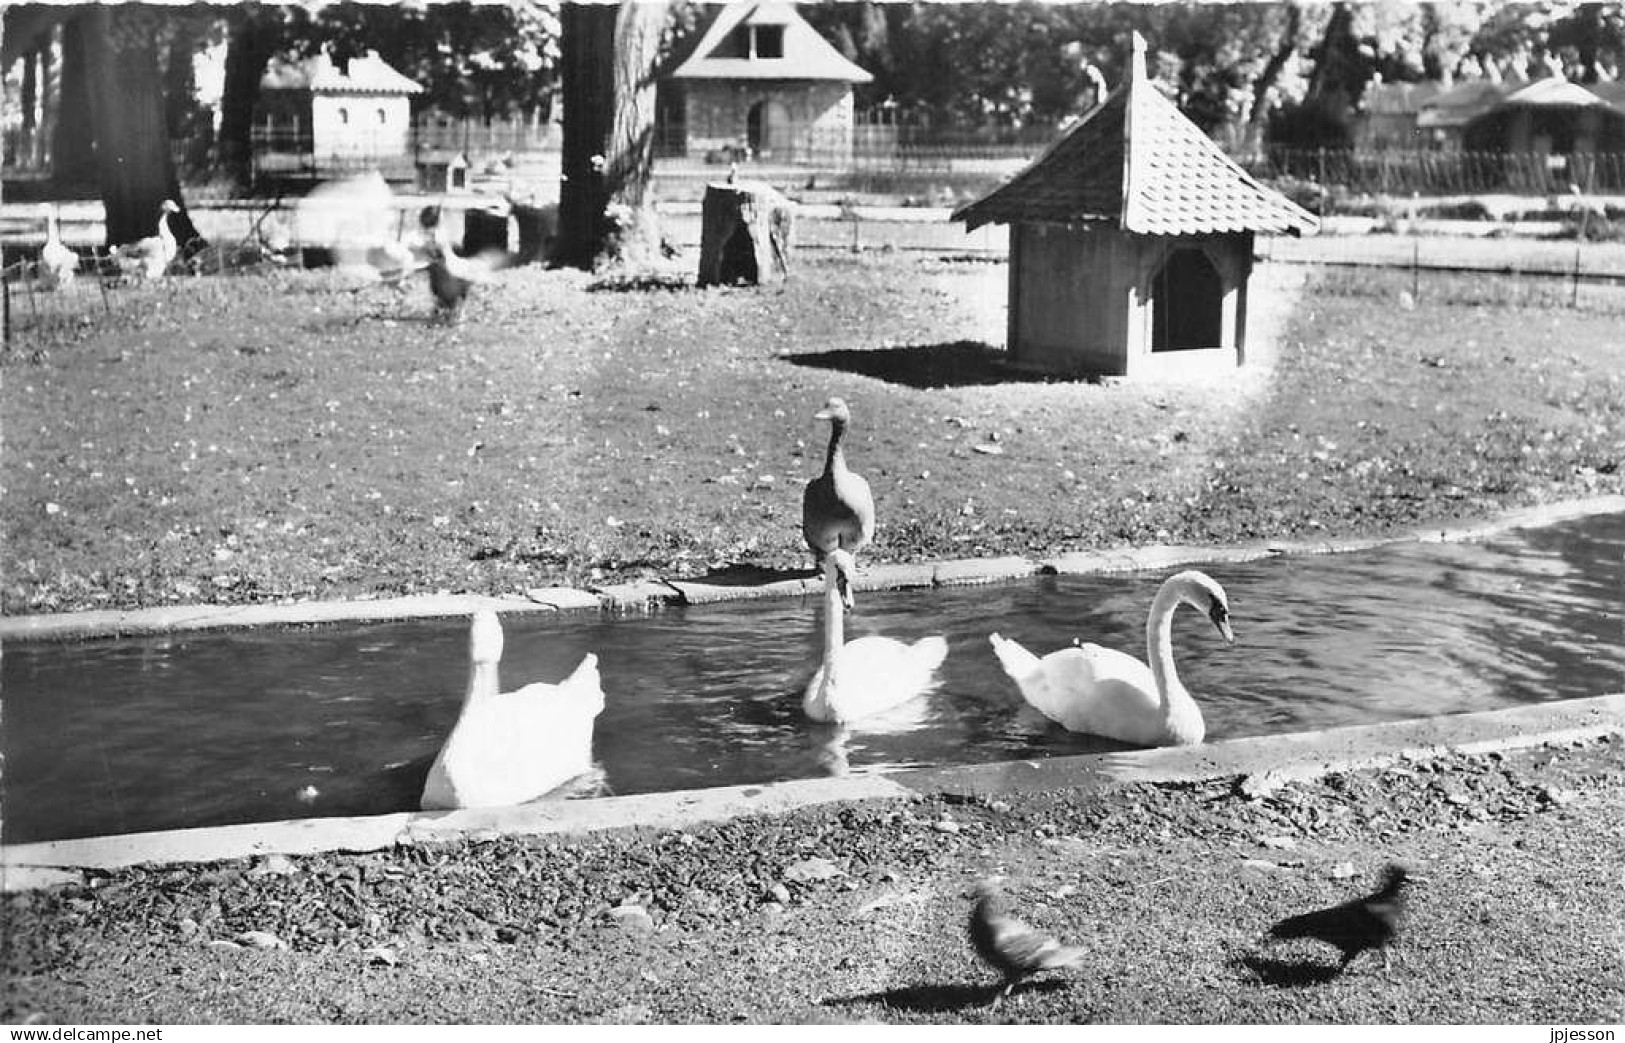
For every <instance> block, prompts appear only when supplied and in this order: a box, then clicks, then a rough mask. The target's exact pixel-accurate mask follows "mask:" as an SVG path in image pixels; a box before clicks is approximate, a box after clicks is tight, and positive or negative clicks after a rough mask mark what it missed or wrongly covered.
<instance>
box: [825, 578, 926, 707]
mask: <svg viewBox="0 0 1625 1043" xmlns="http://www.w3.org/2000/svg"><path fill="white" fill-rule="evenodd" d="M854 568H855V563H854V562H853V559H852V553H851V552H850V551H846V550H842V549H840V548H835V549H832V550H830V551H828V552H827V553H826V554H825V555H824V661H823V662H822V663H821V664H820V665H819V667H818V672H817V673H815V674H814V675H813V679H812V681H811V682H810V683H809V684H808V685H807V692H806V695H805V697H804V698H803V699H802V702H801V705H802V708H803V709H804V710H805V711H806V713H807V716H808V717H811V718H812V719H813V720H815V721H833V722H836V723H845V722H848V721H855V720H858V719H860V718H863V717H868V716H870V715H872V714H878V713H880V712H881V711H882V710H887V709H890V708H891V707H894V706H897V705H898V704H900V703H904V702H907V701H908V700H910V699H912V698H914V697H915V696H917V695H921V694H923V693H924V692H925V690H926V689H927V688H928V687H930V684H931V677H932V674H933V673H935V672H936V669H937V667H939V666H941V665H942V661H943V660H944V659H945V658H947V656H948V641H947V639H946V638H944V637H940V636H938V637H922V638H921V639H920V640H918V641H916V642H914V643H913V644H908V643H906V642H903V641H899V640H897V639H896V638H892V637H881V636H879V635H874V634H871V635H869V636H867V637H860V638H857V639H856V640H853V641H845V630H844V627H843V625H842V624H843V616H844V610H845V609H847V608H850V607H852V572H853V570H854Z"/></svg>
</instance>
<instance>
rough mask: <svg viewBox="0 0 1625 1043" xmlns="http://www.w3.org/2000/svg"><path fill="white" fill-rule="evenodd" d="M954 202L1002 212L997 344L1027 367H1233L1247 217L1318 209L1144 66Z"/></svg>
mask: <svg viewBox="0 0 1625 1043" xmlns="http://www.w3.org/2000/svg"><path fill="white" fill-rule="evenodd" d="M1129 70H1130V71H1129V77H1128V82H1126V83H1124V84H1123V85H1122V86H1120V87H1118V88H1117V90H1116V91H1114V92H1112V93H1111V94H1110V95H1108V96H1107V97H1106V100H1105V101H1104V102H1102V103H1101V104H1100V105H1098V106H1096V107H1095V108H1094V109H1093V110H1092V111H1091V112H1089V113H1088V114H1087V115H1085V116H1084V117H1083V119H1082V120H1080V121H1079V122H1077V123H1075V124H1073V125H1072V127H1071V128H1070V129H1069V130H1067V131H1066V132H1065V133H1064V134H1063V135H1062V136H1061V137H1060V138H1059V139H1058V140H1056V141H1055V142H1054V143H1053V144H1051V145H1050V146H1049V148H1047V149H1046V150H1045V151H1044V152H1043V153H1042V154H1041V155H1039V156H1038V158H1037V159H1035V160H1033V161H1032V162H1031V163H1030V164H1028V165H1027V167H1026V168H1024V169H1023V170H1022V171H1021V172H1020V173H1018V174H1016V175H1015V176H1014V177H1013V178H1011V179H1010V180H1009V181H1006V182H1005V183H1004V184H1002V185H1000V186H999V187H998V188H996V189H994V190H993V191H992V192H990V193H988V194H987V195H986V196H984V197H982V198H981V199H979V200H977V201H976V202H974V203H971V204H969V205H967V206H964V207H962V208H960V209H959V210H958V211H956V212H955V213H954V215H953V219H954V220H956V221H964V222H965V224H966V226H967V230H969V229H974V228H976V227H978V226H980V225H983V224H988V223H990V222H998V223H1003V224H1008V225H1009V226H1010V284H1009V285H1010V289H1009V318H1008V334H1007V344H1006V348H1007V350H1008V352H1009V355H1010V359H1011V361H1012V362H1013V363H1014V364H1015V365H1017V366H1021V367H1023V368H1028V369H1034V370H1042V371H1046V372H1052V373H1059V374H1085V373H1087V374H1105V375H1117V376H1130V377H1133V376H1142V375H1157V374H1170V373H1189V372H1191V371H1193V370H1196V369H1210V368H1233V367H1235V366H1238V365H1240V364H1241V363H1242V361H1243V359H1244V358H1245V352H1246V331H1247V283H1248V279H1249V277H1250V276H1251V275H1252V266H1253V236H1254V234H1255V233H1257V232H1266V233H1288V234H1292V235H1297V234H1300V233H1303V232H1313V231H1315V230H1316V229H1317V228H1318V227H1319V222H1318V221H1317V220H1316V218H1315V217H1314V215H1312V214H1310V213H1309V212H1308V211H1306V210H1304V209H1302V208H1301V207H1298V206H1297V205H1295V204H1294V203H1292V202H1291V201H1290V200H1288V199H1287V198H1286V197H1285V196H1282V195H1281V194H1280V193H1278V192H1276V191H1274V190H1273V189H1270V188H1268V187H1266V186H1264V185H1262V184H1260V183H1259V182H1258V180H1257V179H1255V178H1254V177H1253V176H1252V175H1250V174H1248V173H1247V172H1246V171H1244V170H1242V169H1241V168H1240V167H1238V166H1237V165H1236V164H1235V163H1234V162H1232V161H1231V160H1230V158H1229V157H1228V156H1226V155H1225V154H1224V152H1223V150H1222V149H1220V148H1219V146H1218V145H1216V144H1215V143H1214V142H1213V141H1212V140H1211V139H1210V138H1209V137H1208V136H1207V135H1206V134H1204V133H1202V130H1201V128H1199V127H1197V126H1196V124H1194V123H1192V122H1191V121H1190V120H1189V119H1187V118H1186V117H1185V115H1184V114H1183V113H1181V112H1180V111H1179V109H1178V108H1177V107H1176V106H1175V105H1174V103H1173V102H1171V101H1169V100H1168V99H1167V98H1165V97H1163V96H1162V95H1161V94H1160V93H1159V92H1158V91H1157V89H1156V88H1155V87H1153V86H1152V85H1151V83H1150V81H1149V80H1148V79H1147V77H1146V72H1145V41H1144V40H1143V39H1141V38H1140V36H1139V34H1138V33H1136V34H1135V35H1134V55H1133V59H1132V60H1131V61H1130V62H1129Z"/></svg>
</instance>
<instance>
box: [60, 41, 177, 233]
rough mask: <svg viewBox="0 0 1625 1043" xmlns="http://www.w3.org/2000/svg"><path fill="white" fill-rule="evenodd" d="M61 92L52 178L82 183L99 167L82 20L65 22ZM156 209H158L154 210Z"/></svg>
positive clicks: (61, 184) (63, 181) (71, 182)
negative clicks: (91, 116) (92, 124)
mask: <svg viewBox="0 0 1625 1043" xmlns="http://www.w3.org/2000/svg"><path fill="white" fill-rule="evenodd" d="M59 82H60V83H61V85H62V86H61V93H60V96H59V98H58V103H57V110H56V111H57V120H56V126H55V127H54V128H53V129H52V133H51V177H52V180H54V181H55V182H56V183H57V184H58V185H59V186H64V185H67V184H73V185H78V184H81V183H83V182H84V181H85V180H86V179H87V178H88V177H89V175H90V172H91V171H93V170H94V169H95V167H96V151H95V137H94V135H93V133H92V130H91V119H90V73H89V71H88V69H87V68H86V55H85V29H84V26H83V23H82V21H81V19H79V18H73V19H70V20H69V21H67V22H65V23H64V24H63V25H62V73H61V79H60V81H59ZM154 212H156V211H154Z"/></svg>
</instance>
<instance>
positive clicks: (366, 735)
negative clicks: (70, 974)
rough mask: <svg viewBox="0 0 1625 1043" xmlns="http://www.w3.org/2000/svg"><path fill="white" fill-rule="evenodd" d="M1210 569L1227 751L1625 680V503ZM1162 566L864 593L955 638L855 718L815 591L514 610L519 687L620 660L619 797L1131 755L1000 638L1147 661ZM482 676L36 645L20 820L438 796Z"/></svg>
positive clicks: (321, 638) (444, 663)
mask: <svg viewBox="0 0 1625 1043" xmlns="http://www.w3.org/2000/svg"><path fill="white" fill-rule="evenodd" d="M1205 571H1207V572H1208V573H1209V574H1210V575H1212V576H1213V577H1214V578H1215V579H1217V580H1219V582H1220V583H1222V584H1223V585H1224V587H1225V589H1226V591H1227V592H1228V594H1229V597H1230V605H1231V618H1232V621H1233V623H1234V625H1235V630H1236V643H1235V644H1234V645H1226V644H1225V643H1224V642H1223V640H1222V639H1221V638H1219V636H1218V635H1217V634H1216V633H1215V632H1214V631H1213V629H1212V627H1211V626H1210V625H1209V624H1208V623H1207V621H1206V620H1205V619H1203V618H1202V616H1201V615H1200V614H1198V613H1196V612H1193V611H1189V610H1181V612H1180V614H1179V615H1178V616H1177V617H1176V620H1175V625H1174V649H1175V656H1176V658H1177V660H1178V663H1179V670H1180V675H1181V677H1182V678H1183V680H1184V681H1185V683H1186V686H1187V687H1188V688H1189V689H1190V691H1191V692H1192V693H1193V694H1194V695H1195V696H1196V698H1197V701H1198V702H1199V703H1200V705H1201V707H1202V711H1203V714H1204V716H1205V718H1206V720H1207V728H1208V738H1209V739H1210V740H1214V739H1226V738H1232V737H1236V736H1245V735H1261V734H1271V733H1281V732H1288V731H1299V730H1303V729H1307V728H1322V727H1331V726H1338V725H1348V724H1366V723H1373V722H1377V721H1388V720H1397V719H1403V718H1410V717H1420V716H1427V715H1432V714H1443V713H1460V712H1466V711H1473V710H1487V709H1495V708H1500V707H1506V706H1511V705H1514V704H1520V703H1535V702H1544V701H1548V700H1555V699H1565V698H1577V697H1582V696H1594V695H1603V694H1609V693H1613V692H1619V691H1622V690H1625V515H1604V516H1597V517H1593V518H1589V519H1585V520H1581V521H1576V522H1569V523H1564V524H1560V525H1554V526H1549V527H1545V528H1539V529H1528V530H1523V531H1519V532H1514V533H1508V534H1506V535H1503V536H1500V537H1498V538H1495V539H1492V540H1489V541H1486V542H1482V543H1456V544H1399V545H1390V546H1387V547H1382V548H1377V549H1374V550H1370V551H1362V552H1357V553H1349V554H1340V555H1317V556H1305V557H1283V558H1275V559H1270V560H1263V561H1256V562H1249V563H1244V564H1215V565H1213V566H1210V567H1205ZM1165 575H1167V572H1166V571H1164V572H1155V573H1151V572H1146V573H1133V574H1118V575H1100V576H1083V577H1075V576H1065V577H1043V578H1039V579H1034V580H1027V581H1022V582H1015V583H1005V584H997V585H993V586H982V587H962V588H946V589H942V590H937V591H922V590H915V591H897V592H888V593H865V594H860V595H859V600H858V607H857V612H856V614H855V615H853V616H849V617H848V621H849V626H848V637H849V638H851V637H855V636H858V635H860V634H863V633H870V632H878V633H884V634H887V635H890V636H893V637H899V638H904V639H912V638H915V637H920V636H924V635H926V634H944V635H946V637H947V638H948V642H949V653H948V659H947V662H946V663H945V664H944V665H943V668H942V670H941V683H940V684H939V685H938V686H937V688H936V689H935V690H934V691H933V692H932V693H930V694H929V695H927V696H925V697H923V698H921V699H919V700H916V701H915V702H913V703H911V704H907V705H906V706H905V707H904V708H902V709H901V710H900V711H898V712H895V713H893V714H891V715H890V716H889V717H888V718H885V719H882V720H880V721H878V722H875V723H873V724H871V725H868V726H864V725H862V724H860V725H859V726H857V727H855V728H854V729H852V730H850V731H843V730H841V729H838V728H836V727H834V726H830V725H815V724H812V723H810V722H808V721H806V720H805V719H803V717H802V716H801V711H800V693H801V689H802V687H803V686H804V685H805V684H806V681H807V679H808V678H809V677H810V676H811V674H812V671H813V669H814V668H815V666H816V664H817V659H818V655H819V631H818V619H819V612H820V611H821V599H820V598H817V597H807V598H775V599H769V600H761V601H739V602H729V603H723V604H715V605H703V606H690V607H683V608H674V609H669V610H666V611H662V612H659V613H656V614H653V615H650V616H635V617H614V616H609V615H602V614H599V613H582V614H574V613H564V614H561V615H558V616H551V615H544V614H535V615H518V616H508V617H505V618H504V620H503V624H504V627H505V630H506V632H507V646H506V651H505V653H504V657H503V663H502V679H503V687H504V688H505V689H512V688H515V687H518V686H519V685H521V684H524V683H528V682H530V681H536V680H547V681H552V680H557V679H558V678H560V677H562V676H563V675H564V674H566V673H567V672H568V671H569V670H570V669H571V668H572V667H574V666H575V664H576V663H577V662H578V661H579V660H580V658H581V656H582V655H583V654H584V653H586V652H588V651H593V652H596V653H598V655H599V659H600V669H601V672H602V675H603V683H604V690H605V692H606V694H607V705H606V707H605V709H604V712H603V714H602V716H600V717H599V719H598V727H597V735H596V742H595V749H594V756H595V760H596V762H597V765H598V766H599V768H600V769H601V772H600V773H599V774H597V775H596V777H595V778H594V779H593V780H592V782H593V786H592V787H591V789H592V791H593V792H598V793H616V794H627V793H641V792H656V791H664V790H673V789H687V788H693V787H703V786H719V785H735V784H744V783H761V782H768V781H774V780H779V779H788V778H803V777H812V776H818V775H825V774H830V773H832V772H843V771H852V772H863V771H885V770H888V769H895V768H899V767H907V766H915V765H928V764H929V765H937V764H953V763H970V762H983V761H996V760H1009V759H1017V758H1029V757H1042V756H1055V755H1064V754H1074V753H1084V752H1092V751H1096V750H1102V749H1108V748H1114V747H1113V746H1112V745H1111V744H1109V743H1106V742H1103V741H1101V740H1094V739H1090V738H1087V737H1084V736H1078V735H1072V734H1069V733H1067V732H1065V731H1064V730H1062V729H1060V728H1059V727H1057V726H1055V725H1052V724H1050V723H1049V722H1047V721H1046V720H1044V719H1043V718H1042V717H1040V716H1038V715H1037V714H1036V713H1034V712H1033V711H1031V710H1028V709H1026V708H1024V707H1023V706H1022V705H1021V703H1020V696H1019V695H1018V694H1017V692H1016V690H1015V687H1014V686H1013V685H1012V684H1011V683H1010V682H1009V681H1008V680H1007V679H1006V678H1005V676H1004V675H1003V673H1002V672H1001V671H1000V670H999V667H998V664H997V662H996V660H995V659H994V658H993V655H992V652H991V649H990V648H989V646H988V642H987V634H988V633H989V632H990V631H993V630H997V631H1000V632H1001V633H1003V634H1004V635H1005V636H1006V637H1011V638H1014V639H1016V640H1019V641H1020V642H1022V643H1023V644H1025V645H1026V646H1027V647H1028V648H1030V649H1032V650H1033V651H1035V652H1037V653H1038V654H1043V653H1045V652H1048V651H1050V650H1052V649H1055V648H1059V647H1061V646H1063V645H1065V644H1068V643H1070V642H1071V641H1072V639H1073V638H1074V637H1079V638H1082V639H1083V640H1089V641H1095V642H1098V643H1100V644H1105V645H1110V646H1114V647H1118V648H1122V649H1124V650H1128V651H1132V652H1134V653H1135V654H1136V655H1144V636H1143V634H1144V626H1145V614H1146V611H1147V609H1148V607H1149V605H1150V600H1151V596H1152V594H1153V593H1154V592H1155V590H1156V587H1157V585H1158V584H1159V583H1160V582H1161V580H1162V579H1163V578H1164V576H1165ZM466 674H467V621H466V620H461V619H459V620H435V621H415V622H403V623H393V624H355V625H344V626H325V627H309V628H295V629H275V630H262V631H227V632H206V633H188V634H177V635H173V636H165V637H149V638H139V639H119V640H101V641H88V642H80V643H74V644H53V643H12V644H11V645H10V646H9V647H7V648H6V649H5V655H4V659H3V663H0V686H3V692H4V699H5V704H4V725H5V729H4V741H3V751H4V754H5V779H4V796H5V808H4V826H3V830H4V833H3V838H4V840H5V842H7V843H21V842H25V841H33V840H42V839H58V838H66V837H77V836H94V835H102V834H109V833H126V832H138V831H144V830H153V829H171V828H179V827H184V826H206V825H220V824H225V823H233V822H249V821H270V820H277V819H285V818H303V817H311V816H324V815H358V814H381V813H385V812H391V811H400V810H406V809H410V808H413V807H415V806H416V801H417V797H418V793H419V791H420V789H421V786H422V782H423V776H424V772H425V771H426V770H427V767H428V764H429V761H430V760H431V759H432V758H433V756H434V754H435V752H436V751H437V750H438V748H439V745H440V743H441V741H442V739H443V738H444V736H445V735H446V733H447V731H448V730H449V729H450V727H451V725H452V723H453V721H454V720H455V719H456V716H457V710H458V705H459V701H460V699H461V694H462V691H463V688H464V685H465V683H466ZM1116 748H1120V747H1116Z"/></svg>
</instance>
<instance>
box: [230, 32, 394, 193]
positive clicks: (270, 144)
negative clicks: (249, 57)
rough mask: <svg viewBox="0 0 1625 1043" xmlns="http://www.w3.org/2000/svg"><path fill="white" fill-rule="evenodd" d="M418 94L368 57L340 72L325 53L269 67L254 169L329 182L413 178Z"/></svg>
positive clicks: (372, 54) (381, 63)
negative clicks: (371, 175) (344, 177)
mask: <svg viewBox="0 0 1625 1043" xmlns="http://www.w3.org/2000/svg"><path fill="white" fill-rule="evenodd" d="M422 91H423V88H422V87H420V86H418V85H417V84H416V83H414V82H412V81H411V80H409V79H407V78H406V77H405V76H403V75H401V74H400V73H399V72H397V71H395V69H394V68H393V67H391V66H390V64H389V63H388V62H386V61H384V60H383V59H382V58H380V57H378V52H376V51H368V52H367V54H366V55H365V56H364V57H359V58H351V59H350V61H349V62H348V63H347V64H346V66H345V68H344V69H343V70H342V71H341V70H340V69H339V68H338V67H337V66H336V65H334V64H333V60H332V59H331V58H330V57H328V56H327V55H326V54H320V55H317V56H316V57H314V58H308V59H305V60H304V61H300V62H280V61H277V62H273V63H272V64H271V66H270V68H268V69H267V70H266V72H265V75H264V77H263V78H262V79H261V80H260V96H259V101H258V103H257V105H256V108H255V120H254V124H255V125H254V141H255V150H254V151H255V167H256V170H257V171H260V172H264V173H267V174H279V173H280V174H294V175H299V174H304V175H309V176H316V177H330V176H334V175H337V174H344V173H354V172H357V171H364V170H377V171H379V172H380V173H382V174H383V175H384V176H385V177H386V178H390V179H410V178H412V177H413V174H414V172H413V165H412V155H411V153H412V95H414V94H420V93H422Z"/></svg>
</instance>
